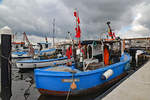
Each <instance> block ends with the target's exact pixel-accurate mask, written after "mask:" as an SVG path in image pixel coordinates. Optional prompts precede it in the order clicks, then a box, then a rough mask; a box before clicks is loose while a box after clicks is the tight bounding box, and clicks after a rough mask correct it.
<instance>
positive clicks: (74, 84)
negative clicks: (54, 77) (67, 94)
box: [70, 81, 77, 90]
mask: <svg viewBox="0 0 150 100" xmlns="http://www.w3.org/2000/svg"><path fill="white" fill-rule="evenodd" d="M70 87H71V89H72V90H74V89H76V88H77V85H76V83H75V82H74V81H73V82H72V84H71V86H70Z"/></svg>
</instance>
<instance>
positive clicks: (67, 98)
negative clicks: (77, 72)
mask: <svg viewBox="0 0 150 100" xmlns="http://www.w3.org/2000/svg"><path fill="white" fill-rule="evenodd" d="M73 82H74V73H73V72H72V83H73ZM71 90H72V89H71V85H70V88H69V91H68V93H67V97H66V100H69V96H70V92H71Z"/></svg>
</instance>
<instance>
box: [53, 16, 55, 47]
mask: <svg viewBox="0 0 150 100" xmlns="http://www.w3.org/2000/svg"><path fill="white" fill-rule="evenodd" d="M54 35H55V18H54V19H53V46H54V45H55V41H54V38H55V37H54Z"/></svg>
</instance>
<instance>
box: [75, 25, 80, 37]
mask: <svg viewBox="0 0 150 100" xmlns="http://www.w3.org/2000/svg"><path fill="white" fill-rule="evenodd" d="M80 35H81V30H80V26H79V25H78V28H77V31H76V36H75V37H76V38H80Z"/></svg>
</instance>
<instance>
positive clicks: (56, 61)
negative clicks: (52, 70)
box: [16, 57, 73, 68]
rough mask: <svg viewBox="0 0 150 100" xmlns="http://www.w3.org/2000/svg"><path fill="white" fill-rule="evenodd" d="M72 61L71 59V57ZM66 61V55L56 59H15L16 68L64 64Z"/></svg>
mask: <svg viewBox="0 0 150 100" xmlns="http://www.w3.org/2000/svg"><path fill="white" fill-rule="evenodd" d="M71 60H72V61H73V59H71ZM67 62H68V59H67V57H61V58H57V59H44V60H40V59H39V60H38V59H32V60H23V61H17V62H16V65H17V67H18V68H39V67H46V66H55V65H57V64H65V63H67Z"/></svg>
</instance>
